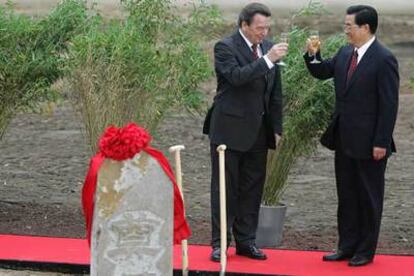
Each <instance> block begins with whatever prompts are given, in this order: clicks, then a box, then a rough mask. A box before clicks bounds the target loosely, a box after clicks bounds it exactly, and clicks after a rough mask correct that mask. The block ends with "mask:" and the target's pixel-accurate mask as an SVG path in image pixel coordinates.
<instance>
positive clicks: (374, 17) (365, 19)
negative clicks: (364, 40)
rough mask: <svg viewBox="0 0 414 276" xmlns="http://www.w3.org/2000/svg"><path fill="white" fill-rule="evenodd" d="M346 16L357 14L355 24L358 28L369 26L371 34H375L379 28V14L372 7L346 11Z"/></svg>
mask: <svg viewBox="0 0 414 276" xmlns="http://www.w3.org/2000/svg"><path fill="white" fill-rule="evenodd" d="M346 14H348V15H352V14H355V24H357V25H358V26H361V25H365V24H368V25H369V30H370V32H371V34H375V32H376V31H377V28H378V13H377V11H376V10H375V9H374V8H373V7H371V6H365V5H357V6H351V7H349V8H348V9H347V10H346Z"/></svg>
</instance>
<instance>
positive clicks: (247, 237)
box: [210, 124, 267, 247]
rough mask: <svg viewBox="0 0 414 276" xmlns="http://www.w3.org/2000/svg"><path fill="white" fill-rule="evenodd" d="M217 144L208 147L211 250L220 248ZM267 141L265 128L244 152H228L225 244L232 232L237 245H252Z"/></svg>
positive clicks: (254, 237)
mask: <svg viewBox="0 0 414 276" xmlns="http://www.w3.org/2000/svg"><path fill="white" fill-rule="evenodd" d="M217 146H218V145H214V144H211V145H210V154H211V166H212V175H211V221H212V223H211V225H212V226H211V227H212V242H211V245H212V247H220V196H219V164H218V153H217V150H216V148H217ZM266 162H267V141H266V130H265V127H264V125H263V124H262V127H261V129H260V131H259V134H258V137H257V139H256V142H255V144H254V145H253V146H252V147H251V149H250V150H249V151H247V152H241V151H236V150H232V149H227V150H226V153H225V165H226V199H227V244H228V245H229V244H230V242H231V233H232V232H233V235H234V239H235V241H236V246H249V245H253V244H254V243H255V240H256V229H257V223H258V217H259V209H260V202H261V198H262V192H263V185H264V182H265V178H266Z"/></svg>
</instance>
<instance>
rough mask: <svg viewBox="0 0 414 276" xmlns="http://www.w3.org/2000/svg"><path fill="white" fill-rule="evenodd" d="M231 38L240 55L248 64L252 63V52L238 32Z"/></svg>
mask: <svg viewBox="0 0 414 276" xmlns="http://www.w3.org/2000/svg"><path fill="white" fill-rule="evenodd" d="M233 37H234V40H235V42H236V45H237V48H238V50H239V51H240V53H241V54H242V55H243V56H244V57H245V58H246V59H247V60H248V62H249V63H250V62H253V61H254V58H253V52H252V50H251V49H249V46H248V45H247V43H246V41H244V39H243V37H242V36H241V34H240V33H239V30H237V31H236V33H235V34H234V36H233Z"/></svg>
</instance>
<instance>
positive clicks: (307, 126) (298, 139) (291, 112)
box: [262, 13, 345, 206]
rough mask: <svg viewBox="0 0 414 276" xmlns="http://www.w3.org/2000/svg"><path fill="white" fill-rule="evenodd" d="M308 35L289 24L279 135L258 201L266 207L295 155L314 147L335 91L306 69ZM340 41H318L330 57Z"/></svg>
mask: <svg viewBox="0 0 414 276" xmlns="http://www.w3.org/2000/svg"><path fill="white" fill-rule="evenodd" d="M304 14H305V15H307V13H304ZM308 37H309V32H308V30H307V29H300V28H297V27H295V26H293V27H292V29H291V31H290V36H289V53H288V55H287V56H286V57H285V58H284V61H285V63H286V64H287V65H288V66H286V67H284V68H283V69H282V70H283V71H282V79H283V95H284V109H283V112H284V123H283V126H284V128H283V138H282V139H281V142H280V143H279V145H278V147H277V149H276V151H274V152H272V153H271V154H270V155H269V159H268V172H267V178H266V184H265V187H264V192H263V200H262V202H263V204H264V205H267V206H274V205H277V204H279V200H280V198H281V196H282V194H283V192H284V191H285V189H286V187H287V180H288V175H289V171H290V169H291V167H292V166H293V165H294V163H295V161H296V160H297V158H298V157H300V156H304V155H306V154H309V153H310V152H312V151H313V150H314V149H315V148H316V145H317V141H318V139H317V137H319V136H320V135H321V134H322V132H323V131H324V130H325V128H326V127H327V125H328V123H329V121H330V116H331V114H332V112H333V106H334V100H335V93H334V86H333V82H332V80H325V81H320V80H316V79H314V78H313V77H312V76H311V75H310V74H309V72H308V70H307V68H306V65H305V62H304V59H303V54H304V48H305V45H306V39H307V38H308ZM344 44H345V39H344V37H343V36H342V35H334V36H331V37H329V38H327V39H326V40H323V41H322V52H323V53H322V54H323V55H324V56H325V57H331V56H333V55H334V54H335V53H336V52H337V51H338V50H339V48H340V47H341V46H343V45H344Z"/></svg>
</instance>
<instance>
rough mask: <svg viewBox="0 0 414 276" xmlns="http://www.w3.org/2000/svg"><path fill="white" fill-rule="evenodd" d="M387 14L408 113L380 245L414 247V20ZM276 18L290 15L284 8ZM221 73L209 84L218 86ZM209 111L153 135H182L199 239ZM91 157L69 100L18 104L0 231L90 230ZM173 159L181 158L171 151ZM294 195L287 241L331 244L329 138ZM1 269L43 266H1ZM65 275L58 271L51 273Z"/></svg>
mask: <svg viewBox="0 0 414 276" xmlns="http://www.w3.org/2000/svg"><path fill="white" fill-rule="evenodd" d="M412 18H413V17H412V16H385V17H384V18H382V22H381V23H382V25H381V29H380V32H379V35H378V36H379V38H380V39H381V40H382V41H384V42H385V43H386V44H387V45H388V46H389V47H390V48H391V49H392V50H393V51H394V53H395V54H396V56H397V58H398V60H399V62H400V67H401V68H400V69H401V78H402V80H401V96H400V109H399V117H398V122H397V126H396V130H395V139H396V143H397V148H398V153H397V154H395V155H394V156H393V157H391V159H390V161H389V165H388V170H387V175H386V178H387V183H386V194H385V206H384V214H383V222H382V229H381V234H380V242H379V249H378V251H379V253H390V254H410V255H414V219H413V217H414V200H413V198H414V119H413V118H414V95H413V90H412V87H411V86H410V85H409V78H410V76H413V75H414V70H413V68H414V34H413V32H412V30H413V27H414V20H413V19H412ZM277 23H280V24H281V25H283V24H285V23H286V19H284V18H280V19H278V21H277ZM315 24H318V26H320V28H321V32H322V34H328V33H332V32H334V31H339V30H340V28H341V24H342V18H340V19H338V18H335V17H326V18H325V19H322V20H318V21H317V22H315ZM214 88H215V83H214V79H212V80H211V81H209V82H207V83H206V84H204V85H203V90H204V91H205V93H206V96H207V97H208V98H209V99H211V98H212V97H213V95H214ZM202 121H203V115H191V114H188V113H186V112H178V111H177V112H172V113H171V114H170V115H169V116H168V117H167V118H166V120H165V121H164V122H163V124H162V125H161V126H160V129H159V131H158V132H157V133H156V134H154V136H155V138H154V144H153V145H155V146H156V147H158V148H159V149H161V150H163V151H164V152H165V153H166V155H167V156H168V153H167V149H168V147H169V146H171V145H174V144H184V145H186V150H185V151H183V153H182V154H183V155H182V159H183V160H182V161H183V171H184V186H185V197H186V198H185V199H186V208H187V214H188V219H189V221H190V224H191V227H192V230H193V236H192V238H191V239H190V243H201V244H207V243H209V239H210V204H209V197H210V194H209V185H210V183H209V179H210V163H209V141H208V139H207V137H205V136H203V135H202V134H201V127H202ZM89 157H90V152H89V149H88V148H87V146H86V144H85V140H84V138H83V135H82V125H81V122H80V120H79V118H78V117H77V116H76V115H75V114H74V113H73V109H72V108H71V106H70V104H68V103H67V102H64V103H63V105H61V106H58V107H57V108H56V109H55V110H54V112H53V114H49V115H39V114H19V115H18V116H17V117H16V118H15V119H14V120H13V122H12V124H11V125H10V127H9V129H8V132H7V133H6V135H5V137H4V139H3V140H2V141H0V233H8V234H22V235H40V236H59V237H84V222H83V216H82V212H81V207H80V190H81V187H82V182H83V179H84V175H85V172H86V169H87V165H88V161H89ZM171 160H172V159H171ZM283 202H284V203H286V204H287V205H288V212H287V220H286V222H285V228H284V239H283V244H282V245H281V248H291V249H301V250H331V249H334V248H335V246H336V203H337V200H336V191H335V182H334V170H333V154H332V153H331V152H329V151H327V150H325V149H323V148H321V147H319V148H318V149H317V151H316V152H315V153H314V154H312V155H311V156H310V157H304V158H301V159H299V160H298V162H297V163H296V165H295V166H294V168H293V170H292V172H291V175H290V177H289V186H288V189H287V190H286V192H285V194H284V196H283ZM0 275H10V276H15V275H39V276H40V275H44V274H43V273H40V272H39V273H38V272H22V271H21V272H13V271H11V270H4V271H1V270H0ZM51 275H57V274H51Z"/></svg>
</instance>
